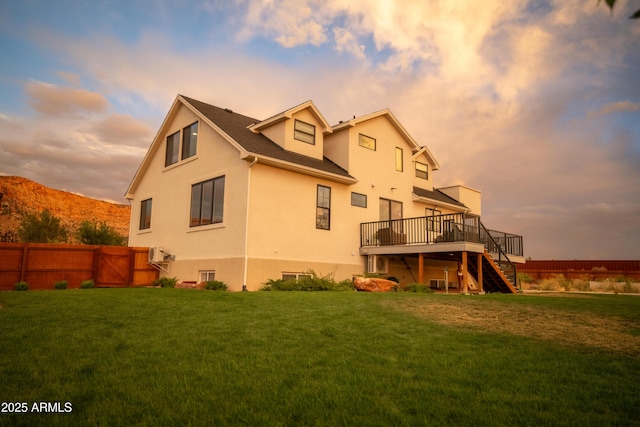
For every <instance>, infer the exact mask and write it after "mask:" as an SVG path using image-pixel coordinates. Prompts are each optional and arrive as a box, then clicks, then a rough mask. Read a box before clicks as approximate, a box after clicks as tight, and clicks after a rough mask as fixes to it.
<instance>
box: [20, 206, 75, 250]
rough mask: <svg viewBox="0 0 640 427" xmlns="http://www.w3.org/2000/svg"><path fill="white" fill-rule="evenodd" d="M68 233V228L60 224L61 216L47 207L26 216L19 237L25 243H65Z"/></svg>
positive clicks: (21, 224)
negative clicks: (53, 213) (57, 215)
mask: <svg viewBox="0 0 640 427" xmlns="http://www.w3.org/2000/svg"><path fill="white" fill-rule="evenodd" d="M67 235H68V232H67V229H66V228H65V227H64V226H62V225H61V224H60V218H57V217H56V216H54V215H52V214H51V212H49V211H48V210H47V209H45V210H44V211H42V212H40V214H39V215H35V214H29V215H27V216H25V217H24V219H23V220H22V222H21V223H20V227H19V228H18V237H19V238H20V241H22V242H24V243H64V242H66V241H67Z"/></svg>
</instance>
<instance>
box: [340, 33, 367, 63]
mask: <svg viewBox="0 0 640 427" xmlns="http://www.w3.org/2000/svg"><path fill="white" fill-rule="evenodd" d="M333 38H334V40H335V44H336V49H337V50H338V52H348V53H350V54H351V55H353V56H354V57H355V58H356V59H366V56H365V54H364V49H365V47H364V45H362V44H358V41H357V39H356V38H355V37H354V36H353V34H351V33H350V32H349V31H347V30H346V29H344V28H340V27H335V28H334V29H333Z"/></svg>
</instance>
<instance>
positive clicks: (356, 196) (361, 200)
mask: <svg viewBox="0 0 640 427" xmlns="http://www.w3.org/2000/svg"><path fill="white" fill-rule="evenodd" d="M351 206H358V207H360V208H366V207H367V195H366V194H360V193H351Z"/></svg>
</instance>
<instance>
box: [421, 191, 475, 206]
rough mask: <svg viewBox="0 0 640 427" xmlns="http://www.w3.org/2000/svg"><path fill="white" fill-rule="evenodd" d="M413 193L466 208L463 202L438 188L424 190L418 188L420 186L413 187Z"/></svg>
mask: <svg viewBox="0 0 640 427" xmlns="http://www.w3.org/2000/svg"><path fill="white" fill-rule="evenodd" d="M413 193H414V194H416V195H417V196H420V197H425V198H427V199H431V200H436V201H438V202H444V203H448V204H450V205H456V206H460V207H463V208H466V206H465V205H464V204H463V203H460V202H459V201H457V200H456V199H454V198H453V197H450V196H447V195H446V194H444V193H443V192H442V191H440V190H438V189H436V190H433V191H431V190H425V189H424V188H420V187H413Z"/></svg>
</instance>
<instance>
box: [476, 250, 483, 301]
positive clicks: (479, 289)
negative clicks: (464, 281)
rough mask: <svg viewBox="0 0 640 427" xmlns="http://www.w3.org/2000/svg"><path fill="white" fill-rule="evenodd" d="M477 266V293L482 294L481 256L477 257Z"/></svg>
mask: <svg viewBox="0 0 640 427" xmlns="http://www.w3.org/2000/svg"><path fill="white" fill-rule="evenodd" d="M477 257H478V258H477V259H478V261H477V264H476V265H477V266H478V291H479V292H480V293H481V294H482V293H484V288H483V287H482V286H483V285H482V254H478V255H477Z"/></svg>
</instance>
